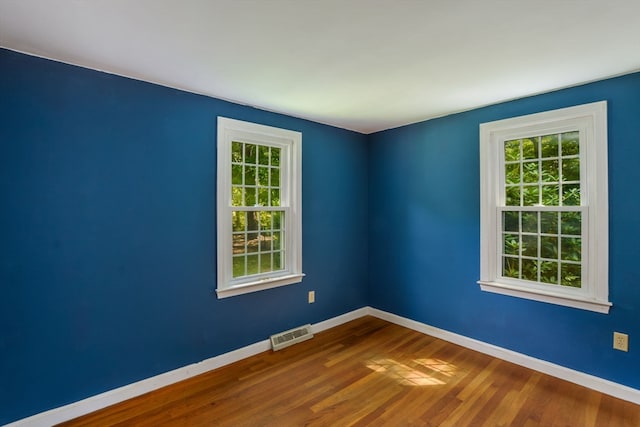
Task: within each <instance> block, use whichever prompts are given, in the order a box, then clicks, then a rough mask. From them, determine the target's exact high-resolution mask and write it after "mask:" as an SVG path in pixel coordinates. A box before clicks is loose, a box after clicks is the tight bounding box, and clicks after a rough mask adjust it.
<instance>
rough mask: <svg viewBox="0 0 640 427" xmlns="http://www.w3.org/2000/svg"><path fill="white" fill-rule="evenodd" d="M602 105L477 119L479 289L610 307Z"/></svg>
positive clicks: (604, 115) (582, 305)
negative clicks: (485, 119)
mask: <svg viewBox="0 0 640 427" xmlns="http://www.w3.org/2000/svg"><path fill="white" fill-rule="evenodd" d="M606 126H607V104H606V102H604V101H603V102H597V103H593V104H586V105H581V106H577V107H571V108H565V109H561V110H555V111H549V112H544V113H539V114H532V115H528V116H523V117H516V118H512V119H506V120H499V121H495V122H490V123H484V124H481V125H480V185H481V188H480V197H481V212H480V222H481V231H480V238H481V255H480V259H481V268H480V280H479V282H478V283H479V284H480V287H481V288H482V290H484V291H489V292H496V293H500V294H506V295H511V296H516V297H522V298H529V299H532V300H536V301H543V302H548V303H553V304H560V305H565V306H569V307H575V308H581V309H585V310H592V311H596V312H601V313H608V312H609V307H610V306H611V303H610V302H609V301H608V240H609V234H608V221H609V220H608V195H607V189H608V187H607V127H606Z"/></svg>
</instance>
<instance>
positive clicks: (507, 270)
mask: <svg viewBox="0 0 640 427" xmlns="http://www.w3.org/2000/svg"><path fill="white" fill-rule="evenodd" d="M502 276H504V277H514V278H516V279H518V278H520V272H519V266H518V258H511V257H502Z"/></svg>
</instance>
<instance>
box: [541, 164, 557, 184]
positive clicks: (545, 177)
mask: <svg viewBox="0 0 640 427" xmlns="http://www.w3.org/2000/svg"><path fill="white" fill-rule="evenodd" d="M542 181H543V182H558V181H560V172H559V168H558V160H557V159H556V160H543V161H542Z"/></svg>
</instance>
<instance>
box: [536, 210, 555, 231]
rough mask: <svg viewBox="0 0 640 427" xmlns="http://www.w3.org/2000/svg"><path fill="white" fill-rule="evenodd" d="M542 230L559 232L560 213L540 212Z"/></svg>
mask: <svg viewBox="0 0 640 427" xmlns="http://www.w3.org/2000/svg"><path fill="white" fill-rule="evenodd" d="M540 232H541V233H546V234H558V213H557V212H540Z"/></svg>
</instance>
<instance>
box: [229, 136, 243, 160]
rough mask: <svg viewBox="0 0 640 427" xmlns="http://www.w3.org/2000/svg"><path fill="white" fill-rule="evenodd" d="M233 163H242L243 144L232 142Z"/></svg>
mask: <svg viewBox="0 0 640 427" xmlns="http://www.w3.org/2000/svg"><path fill="white" fill-rule="evenodd" d="M231 161H232V162H236V163H242V143H241V142H236V141H234V142H232V143H231Z"/></svg>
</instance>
